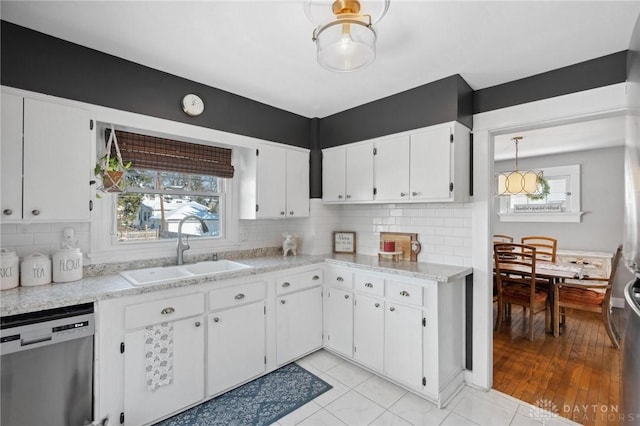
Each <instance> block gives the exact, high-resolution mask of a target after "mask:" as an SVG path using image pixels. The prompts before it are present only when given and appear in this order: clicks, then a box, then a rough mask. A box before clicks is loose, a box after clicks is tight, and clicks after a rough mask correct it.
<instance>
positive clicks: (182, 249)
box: [176, 215, 209, 265]
mask: <svg viewBox="0 0 640 426" xmlns="http://www.w3.org/2000/svg"><path fill="white" fill-rule="evenodd" d="M188 219H196V220H198V221H199V222H200V223H201V224H202V232H204V233H207V232H209V227H208V226H207V224H206V223H205V222H204V220H202V219H200V218H199V217H198V216H195V215H189V216H185V217H183V218H182V220H181V221H180V223H179V224H178V260H177V262H176V263H177V264H178V265H182V264H183V263H184V252H185V250H189V248H190V247H189V235H187V241H186V242H183V241H182V224H183V223H185V222H186V221H187V220H188Z"/></svg>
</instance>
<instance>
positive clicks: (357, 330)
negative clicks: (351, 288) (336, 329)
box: [353, 295, 384, 371]
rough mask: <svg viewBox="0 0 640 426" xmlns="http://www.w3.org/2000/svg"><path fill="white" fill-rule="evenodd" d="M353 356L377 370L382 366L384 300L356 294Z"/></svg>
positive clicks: (380, 369)
mask: <svg viewBox="0 0 640 426" xmlns="http://www.w3.org/2000/svg"><path fill="white" fill-rule="evenodd" d="M353 346H354V348H353V357H354V358H355V360H356V361H358V362H361V363H363V364H365V365H367V366H369V367H371V368H374V369H376V370H378V371H382V368H383V355H384V302H383V301H382V300H380V299H375V298H373V297H369V296H362V295H358V296H356V301H355V306H354V309H353Z"/></svg>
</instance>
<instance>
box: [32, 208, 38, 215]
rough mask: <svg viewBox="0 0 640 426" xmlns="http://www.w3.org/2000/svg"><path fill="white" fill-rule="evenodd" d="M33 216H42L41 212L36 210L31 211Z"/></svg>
mask: <svg viewBox="0 0 640 426" xmlns="http://www.w3.org/2000/svg"><path fill="white" fill-rule="evenodd" d="M31 214H32V215H34V216H38V215H39V214H40V210H38V209H35V210H31Z"/></svg>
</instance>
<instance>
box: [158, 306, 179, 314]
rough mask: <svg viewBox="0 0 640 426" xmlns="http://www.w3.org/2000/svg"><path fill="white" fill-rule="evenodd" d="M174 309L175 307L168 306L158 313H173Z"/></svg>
mask: <svg viewBox="0 0 640 426" xmlns="http://www.w3.org/2000/svg"><path fill="white" fill-rule="evenodd" d="M175 311H176V308H173V307H171V306H169V307H168V308H164V309H163V310H161V311H160V313H161V314H162V315H169V314H172V313H174V312H175Z"/></svg>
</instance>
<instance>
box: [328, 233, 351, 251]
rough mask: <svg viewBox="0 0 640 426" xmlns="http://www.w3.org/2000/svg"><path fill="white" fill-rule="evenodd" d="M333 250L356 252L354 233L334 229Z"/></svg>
mask: <svg viewBox="0 0 640 426" xmlns="http://www.w3.org/2000/svg"><path fill="white" fill-rule="evenodd" d="M333 252H334V253H355V252H356V233H355V232H345V231H335V232H334V233H333Z"/></svg>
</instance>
